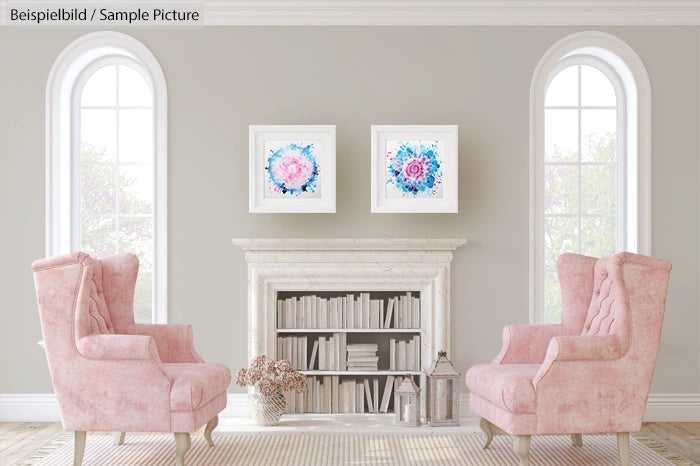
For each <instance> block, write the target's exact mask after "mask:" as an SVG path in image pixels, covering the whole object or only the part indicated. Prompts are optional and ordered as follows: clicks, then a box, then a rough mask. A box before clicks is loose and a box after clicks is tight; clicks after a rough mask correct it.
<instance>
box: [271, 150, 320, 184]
mask: <svg viewBox="0 0 700 466" xmlns="http://www.w3.org/2000/svg"><path fill="white" fill-rule="evenodd" d="M313 150H314V145H313V144H295V143H292V144H287V145H285V146H283V147H280V148H279V149H277V150H275V151H272V152H271V155H270V157H269V159H268V166H267V167H266V169H267V170H268V172H269V175H270V179H269V181H270V182H272V183H273V184H274V185H275V186H276V189H278V190H279V191H280V192H282V193H285V194H291V195H299V193H302V192H304V193H312V192H314V191H316V189H317V185H316V180H317V177H318V173H319V167H318V162H317V160H316V157H315V156H314V153H313Z"/></svg>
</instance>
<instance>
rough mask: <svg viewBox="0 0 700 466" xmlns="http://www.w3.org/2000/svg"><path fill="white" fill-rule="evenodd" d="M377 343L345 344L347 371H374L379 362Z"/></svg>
mask: <svg viewBox="0 0 700 466" xmlns="http://www.w3.org/2000/svg"><path fill="white" fill-rule="evenodd" d="M378 349H379V346H378V345H377V343H352V344H349V345H347V352H348V359H347V368H348V370H349V371H376V370H377V366H378V363H379V356H377V350H378Z"/></svg>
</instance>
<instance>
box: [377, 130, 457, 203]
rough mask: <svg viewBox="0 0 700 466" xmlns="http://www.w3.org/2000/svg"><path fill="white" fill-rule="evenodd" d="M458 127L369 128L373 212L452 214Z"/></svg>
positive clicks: (455, 192)
mask: <svg viewBox="0 0 700 466" xmlns="http://www.w3.org/2000/svg"><path fill="white" fill-rule="evenodd" d="M457 133H458V126H457V125H372V127H371V144H372V151H371V152H372V154H371V161H372V176H371V183H372V196H371V197H372V206H371V208H372V212H373V213H386V212H398V213H457V212H458V206H457V196H458V189H457V188H458V163H457V162H458V154H457V147H458V136H457Z"/></svg>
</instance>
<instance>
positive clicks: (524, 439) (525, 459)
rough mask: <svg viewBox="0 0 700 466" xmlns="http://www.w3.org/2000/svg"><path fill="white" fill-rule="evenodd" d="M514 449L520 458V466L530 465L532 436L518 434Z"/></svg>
mask: <svg viewBox="0 0 700 466" xmlns="http://www.w3.org/2000/svg"><path fill="white" fill-rule="evenodd" d="M513 450H515V453H516V454H517V455H518V458H520V466H529V465H530V436H529V435H518V436H516V437H515V440H514V441H513Z"/></svg>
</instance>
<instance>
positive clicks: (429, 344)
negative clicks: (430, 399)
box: [232, 238, 466, 369]
mask: <svg viewBox="0 0 700 466" xmlns="http://www.w3.org/2000/svg"><path fill="white" fill-rule="evenodd" d="M232 241H233V244H234V245H236V246H239V247H240V248H242V249H243V250H244V251H245V258H246V261H247V263H248V356H249V359H251V360H252V358H254V357H255V356H257V355H259V354H266V355H274V354H275V352H276V342H275V339H276V328H275V318H276V300H277V293H278V292H283V291H299V292H322V291H347V292H354V291H369V292H372V291H397V292H403V291H419V292H420V304H421V326H420V336H421V338H420V341H421V366H422V367H421V369H425V368H426V367H427V366H428V365H429V364H430V362H431V361H432V360H433V359H434V358H435V357H436V355H437V352H438V350H446V351H448V354H450V353H451V351H450V350H451V348H450V331H449V329H450V262H451V260H452V252H453V251H454V250H455V249H457V248H458V247H460V246H462V245H464V244H466V240H465V239H266V238H265V239H234V240H232Z"/></svg>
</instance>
